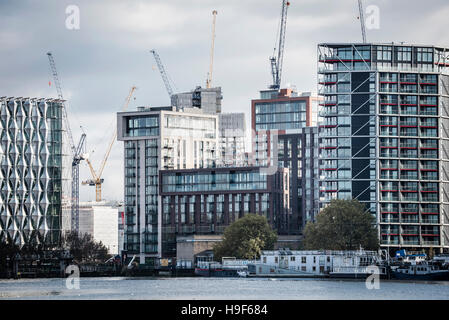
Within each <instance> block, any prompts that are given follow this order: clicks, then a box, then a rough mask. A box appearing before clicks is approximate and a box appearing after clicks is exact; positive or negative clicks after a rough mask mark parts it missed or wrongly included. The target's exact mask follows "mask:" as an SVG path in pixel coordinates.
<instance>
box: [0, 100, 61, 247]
mask: <svg viewBox="0 0 449 320" xmlns="http://www.w3.org/2000/svg"><path fill="white" fill-rule="evenodd" d="M62 107H63V105H62V102H61V101H60V100H53V99H30V98H5V97H2V98H0V184H1V186H0V188H1V189H0V190H1V191H0V241H2V242H10V243H14V244H17V245H19V246H22V245H25V244H31V245H35V244H40V243H47V244H58V243H59V241H60V237H61V228H62V204H61V202H62V196H63V194H62V169H63V168H62V147H63V140H62V132H63V128H62Z"/></svg>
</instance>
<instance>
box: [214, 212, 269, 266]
mask: <svg viewBox="0 0 449 320" xmlns="http://www.w3.org/2000/svg"><path fill="white" fill-rule="evenodd" d="M276 240H277V235H276V233H275V232H274V231H273V230H272V229H271V227H270V225H269V224H268V221H267V219H266V218H265V217H263V216H259V215H256V214H247V215H246V216H244V217H243V218H241V219H239V220H237V221H235V222H234V223H232V224H231V225H229V226H228V227H227V228H226V229H225V231H224V233H223V240H222V241H221V242H220V243H217V244H216V245H215V246H214V257H215V260H216V261H220V260H221V258H222V257H235V258H237V259H254V258H258V257H260V253H261V251H262V250H270V249H273V247H274V243H275V242H276Z"/></svg>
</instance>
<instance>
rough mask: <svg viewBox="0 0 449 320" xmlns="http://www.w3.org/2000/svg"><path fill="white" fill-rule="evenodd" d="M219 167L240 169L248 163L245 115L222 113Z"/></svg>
mask: <svg viewBox="0 0 449 320" xmlns="http://www.w3.org/2000/svg"><path fill="white" fill-rule="evenodd" d="M218 123H219V126H218V127H219V132H220V136H219V142H218V144H219V155H218V157H217V166H227V167H231V166H233V167H239V166H244V165H245V164H246V163H247V162H246V156H245V150H246V133H247V132H246V121H245V114H244V113H220V114H219V115H218Z"/></svg>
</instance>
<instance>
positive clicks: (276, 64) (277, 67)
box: [269, 0, 290, 89]
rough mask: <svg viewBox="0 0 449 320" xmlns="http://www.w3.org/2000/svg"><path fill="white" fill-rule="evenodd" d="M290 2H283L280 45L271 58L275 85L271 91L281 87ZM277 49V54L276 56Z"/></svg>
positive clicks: (283, 0) (271, 87)
mask: <svg viewBox="0 0 449 320" xmlns="http://www.w3.org/2000/svg"><path fill="white" fill-rule="evenodd" d="M289 6H290V2H289V1H287V0H282V9H281V22H280V26H279V44H278V47H277V48H276V44H275V47H274V52H273V55H272V56H271V57H270V63H271V74H272V76H273V84H272V85H271V86H270V87H269V88H270V89H279V88H280V87H281V75H282V62H283V59H284V45H285V30H286V27H287V10H288V7H289ZM276 49H277V54H276Z"/></svg>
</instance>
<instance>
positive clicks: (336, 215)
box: [304, 199, 379, 250]
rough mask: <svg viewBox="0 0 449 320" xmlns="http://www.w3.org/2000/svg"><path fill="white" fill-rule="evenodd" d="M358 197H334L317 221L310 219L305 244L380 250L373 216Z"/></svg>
mask: <svg viewBox="0 0 449 320" xmlns="http://www.w3.org/2000/svg"><path fill="white" fill-rule="evenodd" d="M365 209H366V208H365V206H364V205H363V204H361V203H360V202H359V201H357V200H355V199H353V200H337V199H335V200H332V201H331V203H330V204H329V206H327V207H326V208H324V209H323V210H321V212H320V213H319V214H318V215H317V217H316V222H309V223H307V225H306V227H305V230H304V247H305V248H306V249H309V250H357V249H359V248H360V247H362V248H363V249H366V250H377V249H378V248H379V240H378V237H377V231H376V227H375V219H374V217H373V216H372V215H371V214H370V213H369V212H367V211H366V210H365Z"/></svg>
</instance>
